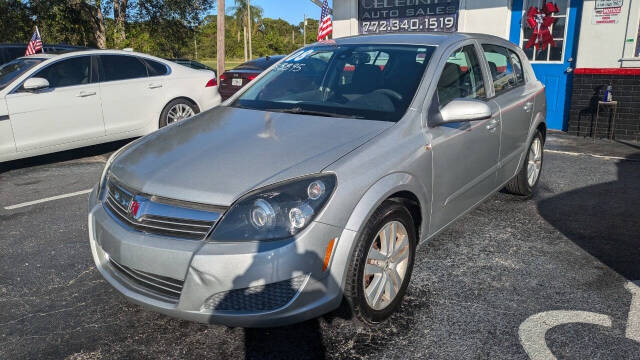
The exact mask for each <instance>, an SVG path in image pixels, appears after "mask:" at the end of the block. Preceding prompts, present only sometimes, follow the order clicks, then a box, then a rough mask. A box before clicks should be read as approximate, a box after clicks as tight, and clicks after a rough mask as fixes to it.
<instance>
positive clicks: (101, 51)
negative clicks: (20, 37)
mask: <svg viewBox="0 0 640 360" xmlns="http://www.w3.org/2000/svg"><path fill="white" fill-rule="evenodd" d="M78 55H129V56H141V57H146V58H152V59H155V60H160V61H168V60H165V59H162V58H159V57H156V56H153V55H149V54H145V53H139V52H135V51H128V50H109V49H92V50H79V51H73V52H67V53H63V54H47V53H44V54H42V53H40V54H35V55H30V56H22V57H21V58H22V59H29V58H40V59H42V58H44V59H47V60H49V59H53V58H64V57H73V56H78Z"/></svg>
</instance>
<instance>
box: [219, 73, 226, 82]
mask: <svg viewBox="0 0 640 360" xmlns="http://www.w3.org/2000/svg"><path fill="white" fill-rule="evenodd" d="M225 80H227V77H226V76H224V74H222V75H220V82H223V81H225Z"/></svg>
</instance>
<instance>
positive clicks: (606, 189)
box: [538, 153, 640, 281]
mask: <svg viewBox="0 0 640 360" xmlns="http://www.w3.org/2000/svg"><path fill="white" fill-rule="evenodd" d="M628 159H629V160H621V161H619V162H618V163H617V164H616V165H617V167H618V179H617V180H616V181H612V182H606V183H601V184H596V185H591V186H587V187H583V188H580V189H576V190H572V191H568V192H564V193H561V194H558V195H556V196H553V197H551V198H548V199H544V200H542V201H540V202H539V203H538V210H539V212H540V214H541V215H542V217H543V218H544V219H545V220H547V221H548V222H549V223H550V224H551V225H553V226H554V227H555V228H556V229H558V230H559V231H560V232H562V233H563V234H564V235H565V236H566V237H568V238H569V239H570V240H571V241H573V242H574V243H575V244H577V245H578V246H580V247H581V248H583V249H584V250H585V251H587V252H588V253H589V254H591V255H592V256H594V257H595V258H597V259H598V260H600V261H601V262H602V263H604V264H605V265H607V266H608V267H610V268H611V269H613V270H614V271H616V272H617V273H619V274H620V275H622V276H624V277H625V278H627V280H631V281H634V280H640V162H638V161H640V153H635V154H633V155H631V156H629V157H628Z"/></svg>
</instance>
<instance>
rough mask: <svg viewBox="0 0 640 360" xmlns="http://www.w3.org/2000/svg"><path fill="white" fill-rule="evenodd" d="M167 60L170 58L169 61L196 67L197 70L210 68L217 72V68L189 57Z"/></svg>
mask: <svg viewBox="0 0 640 360" xmlns="http://www.w3.org/2000/svg"><path fill="white" fill-rule="evenodd" d="M165 60H169V61H173V62H174V63H176V64H180V65H183V66H186V67H190V68H192V69H196V70H210V71H213V72H215V70H213V69H212V68H210V67H209V66H207V65H205V64H203V63H199V62H197V61H195V60H189V59H165Z"/></svg>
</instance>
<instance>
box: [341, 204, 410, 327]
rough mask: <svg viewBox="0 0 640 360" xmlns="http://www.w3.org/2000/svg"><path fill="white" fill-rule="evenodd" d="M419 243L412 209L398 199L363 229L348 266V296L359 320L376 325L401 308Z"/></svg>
mask: <svg viewBox="0 0 640 360" xmlns="http://www.w3.org/2000/svg"><path fill="white" fill-rule="evenodd" d="M416 244H417V239H416V231H415V227H414V224H413V220H412V218H411V214H410V213H409V210H407V208H406V207H405V206H404V205H403V204H402V203H401V202H398V201H393V200H387V201H385V202H383V203H382V205H381V206H380V207H379V208H378V209H377V210H376V211H375V212H374V213H373V215H372V216H371V218H370V219H369V221H368V222H367V224H366V226H365V228H364V230H363V231H362V234H361V236H360V237H359V240H358V244H357V245H356V249H355V252H354V255H353V257H352V259H351V262H350V264H349V268H348V275H347V283H346V287H345V297H346V298H347V301H348V302H349V304H350V306H351V310H352V313H353V314H354V316H355V317H356V318H357V319H358V320H360V321H362V322H364V323H366V324H376V323H379V322H382V321H384V320H386V319H387V318H388V317H389V316H391V315H392V314H393V313H394V312H395V311H396V310H397V309H398V308H399V307H400V304H401V303H402V299H403V298H404V295H405V293H406V291H407V286H408V284H409V279H410V278H411V271H412V270H413V262H414V257H415V250H416Z"/></svg>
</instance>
